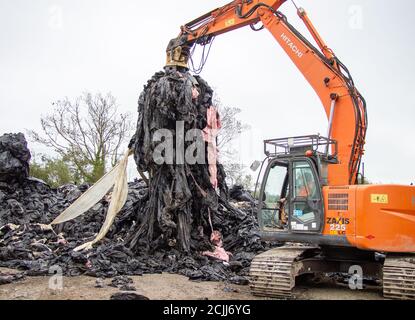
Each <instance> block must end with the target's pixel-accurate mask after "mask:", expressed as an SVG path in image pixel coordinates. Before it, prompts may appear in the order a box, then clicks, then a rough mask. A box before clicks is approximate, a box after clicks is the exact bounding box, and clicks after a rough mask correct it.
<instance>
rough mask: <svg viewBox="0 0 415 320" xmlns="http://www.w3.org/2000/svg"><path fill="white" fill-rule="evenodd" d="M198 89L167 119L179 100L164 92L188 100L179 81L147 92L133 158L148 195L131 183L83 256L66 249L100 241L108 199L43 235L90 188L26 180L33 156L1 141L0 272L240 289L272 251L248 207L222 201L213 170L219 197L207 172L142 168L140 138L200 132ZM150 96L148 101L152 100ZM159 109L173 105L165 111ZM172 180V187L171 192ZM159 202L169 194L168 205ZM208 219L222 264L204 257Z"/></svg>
mask: <svg viewBox="0 0 415 320" xmlns="http://www.w3.org/2000/svg"><path fill="white" fill-rule="evenodd" d="M197 81H198V82H199V85H200V89H201V95H200V97H199V99H198V100H197V103H196V104H195V103H193V102H192V105H188V106H187V107H186V108H185V107H183V105H182V104H180V106H181V107H182V108H183V109H180V108H176V109H177V110H181V111H180V112H179V111H177V112H173V113H172V111H171V110H175V109H174V108H172V106H174V103H175V101H176V102H177V100H176V99H177V96H169V95H170V93H169V92H171V91H163V90H165V88H166V86H167V87H170V90H174V92H176V94H179V96H180V94H181V93H182V92H183V90H184V91H185V92H188V91H186V90H187V89H186V86H187V85H188V79H186V77H185V78H184V79H183V78H182V77H181V76H178V75H177V74H172V73H169V72H167V73H158V74H156V75H155V76H154V77H153V79H152V80H150V81H149V83H148V85H147V86H146V87H145V90H144V93H143V94H142V95H141V98H140V103H139V112H140V113H139V121H138V124H139V125H138V131H137V134H136V136H135V159H136V161H137V163H138V167H139V169H141V170H143V171H147V170H149V171H151V173H152V174H151V175H152V178H151V183H150V189H149V187H148V186H147V185H146V183H145V182H144V181H141V180H136V181H134V182H131V183H129V192H128V198H127V202H126V204H125V206H124V208H123V209H122V210H121V212H120V213H119V215H118V216H117V218H116V219H115V222H114V224H113V226H112V227H111V230H110V232H109V233H108V234H107V236H106V238H105V239H104V240H103V241H101V242H100V243H99V244H98V245H97V246H96V247H94V249H93V250H91V251H88V252H74V251H73V249H74V248H76V247H77V246H79V245H81V244H83V243H85V242H86V241H90V240H92V239H93V238H94V237H95V235H96V234H97V233H98V232H99V230H100V228H101V226H102V224H103V222H104V219H105V214H106V211H107V209H108V205H109V203H108V201H107V199H106V198H104V199H102V200H101V201H100V202H99V203H98V204H97V205H95V206H94V207H93V208H92V209H91V210H90V211H89V212H87V213H86V214H85V215H83V216H81V217H79V218H77V219H76V220H74V221H71V222H67V223H64V224H62V225H60V226H57V227H54V230H53V231H52V230H48V229H47V228H45V227H44V225H46V224H49V223H50V222H51V221H53V220H54V218H56V217H57V216H58V215H59V214H60V213H61V212H62V211H63V210H64V209H65V208H67V207H68V206H69V205H70V204H71V203H72V202H73V201H75V200H76V199H77V198H78V197H79V196H80V195H81V194H82V193H83V192H85V191H86V190H87V188H88V185H83V186H74V185H67V186H62V187H60V188H58V189H52V188H50V187H49V186H47V185H46V184H44V183H43V182H41V181H39V180H36V179H30V178H27V179H25V178H24V177H27V175H28V161H29V159H30V152H28V150H27V147H26V142H25V141H24V137H23V136H22V135H7V136H4V137H1V138H0V141H7V143H2V144H1V147H2V149H1V150H2V153H4V154H6V156H2V159H5V160H4V161H3V162H0V172H1V174H0V267H6V268H12V269H18V270H21V271H23V274H24V275H28V276H44V275H48V274H50V272H52V271H51V270H55V271H56V267H59V268H61V270H62V273H63V274H64V275H67V276H78V275H89V276H94V277H99V278H109V277H111V278H112V277H116V276H132V275H142V274H154V273H162V272H167V273H176V274H181V275H184V276H187V277H189V278H190V279H192V280H208V281H228V282H230V283H235V284H247V281H248V279H247V276H248V272H249V267H250V263H251V261H252V259H253V258H254V257H255V256H256V255H257V254H258V253H261V252H263V251H265V250H267V249H269V248H270V246H271V244H269V243H265V242H262V241H261V240H260V237H259V235H258V232H257V231H258V224H257V221H256V218H255V216H254V214H253V211H254V210H252V209H253V206H254V203H251V202H249V203H247V204H246V205H245V206H244V208H246V209H237V208H236V207H235V206H233V205H232V203H231V201H228V199H227V196H226V195H227V189H226V185H225V184H224V173H223V170H222V169H221V166H220V165H219V164H218V167H219V180H220V183H219V186H220V189H221V191H222V192H221V196H219V195H218V194H217V193H216V191H215V190H214V189H213V187H212V186H211V184H210V181H209V172H208V169H207V166H206V165H195V166H191V167H187V166H185V165H183V166H174V165H173V166H169V165H163V166H161V167H156V166H154V165H153V164H152V163H151V160H150V161H148V159H149V158H148V156H149V154H147V153H146V150H145V148H144V149H143V148H141V147H140V146H144V145H147V144H148V143H149V141H151V140H149V137H151V136H146V135H145V134H143V133H142V132H140V130H141V129H143V130H147V129H148V128H153V129H155V128H157V127H160V126H161V125H163V126H164V125H166V123H167V124H168V122H169V121H170V120H169V117H170V116H172V117H173V118H172V119H174V121H176V120H177V119H184V121H185V125H186V126H188V128H190V127H196V128H204V126H205V125H206V119H205V118H204V114H205V111H206V110H205V109H206V108H207V106H208V105H210V104H211V98H212V90H211V89H210V88H209V86H208V85H207V84H206V83H205V82H204V81H203V80H202V79H201V78H197ZM149 92H153V94H151V95H150V96H149ZM154 93H155V95H154ZM165 95H167V96H165ZM169 97H170V98H169ZM180 97H181V99H182V100H180V101H184V102H183V103H185V104H186V103H190V102H189V101H188V100H186V96H180ZM166 99H167V100H166ZM169 99H172V100H169ZM165 101H170V102H169V103H167V104H166V105H164V103H165ZM186 101H187V102H186ZM172 103H173V105H172ZM163 106H164V107H163ZM176 107H177V105H176ZM145 108H147V111H146V110H144V109H145ZM158 108H159V109H160V108H161V110H158ZM187 108H190V109H187ZM189 110H190V111H189ZM146 112H150V113H154V114H156V113H160V117H159V116H157V117H155V118H154V119H153V120H154V121H153V122H151V123H153V124H152V125H149V124H148V123H147V120H148V119H152V118H151V117H150V118H148V117H146V116H144V115H145V114H146ZM173 114H174V116H173ZM160 119H161V120H160ZM186 119H187V120H186ZM164 121H166V122H164ZM140 123H141V124H140ZM143 123H147V124H145V125H142V124H143ZM152 126H154V127H152ZM133 142H134V141H133ZM19 148H22V149H21V150H20V149H19ZM150 149H151V147H150ZM150 149H149V150H150ZM9 155H13V157H11V156H9ZM146 159H147V160H146ZM18 162H19V163H18ZM8 168H14V169H13V170H11V169H10V170H9V169H8ZM18 168H20V171H19V170H18ZM5 169H7V170H8V171H7V170H5ZM172 181H173V182H174V183H173V185H175V186H176V187H175V188H173V189H172V187H171V185H172V183H171V182H172ZM150 190H151V191H150ZM201 190H203V192H202V191H201ZM166 195H172V196H171V198H170V200H169V201H167V199H168V198H169V197H166ZM172 203H173V204H174V205H172ZM209 212H210V214H211V221H212V224H213V228H214V229H215V230H218V231H220V232H221V233H222V236H223V246H224V249H225V250H226V251H229V252H231V253H232V256H231V259H230V261H229V263H224V262H221V261H217V260H212V259H211V258H208V257H206V256H203V255H202V254H201V253H202V252H204V251H210V250H213V249H214V247H213V245H212V244H211V243H210V233H211V228H210V224H209V221H208V220H209V219H208V214H209ZM51 267H53V268H52V269H51ZM120 279H121V280H120ZM124 280H125V278H118V280H114V281H115V282H114V285H115V286H117V287H118V286H119V287H120V289H130V290H132V289H133V288H132V287H130V286H129V285H131V284H130V283H129V281H127V283H123V281H124Z"/></svg>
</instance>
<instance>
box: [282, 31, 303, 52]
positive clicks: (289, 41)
mask: <svg viewBox="0 0 415 320" xmlns="http://www.w3.org/2000/svg"><path fill="white" fill-rule="evenodd" d="M281 38H282V40H284V42H285V43H286V44H287V45H288V46H289V47H290V48H291V50H292V51H293V52H294V53H295V54H296V55H297V56H298V57H299V58H302V57H303V55H304V53H302V52H301V51H300V49H298V47H297V46H296V45H295V44H294V43H293V42H292V41H291V40H290V38H288V37H287V36H286V35H285V33H283V34H282V35H281Z"/></svg>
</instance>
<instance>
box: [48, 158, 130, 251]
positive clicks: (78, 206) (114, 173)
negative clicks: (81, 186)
mask: <svg viewBox="0 0 415 320" xmlns="http://www.w3.org/2000/svg"><path fill="white" fill-rule="evenodd" d="M131 153H132V151H131V150H128V151H127V152H126V153H125V155H124V157H123V158H122V159H121V161H120V162H119V163H118V164H117V165H116V166H115V167H114V168H113V169H112V170H111V171H110V172H108V173H107V174H106V175H105V176H103V177H102V178H101V179H100V180H99V181H98V182H97V183H96V184H94V185H93V186H92V187H91V188H89V189H88V190H87V191H86V192H85V193H84V194H83V195H82V196H81V197H79V198H78V200H76V201H75V202H74V203H73V204H72V205H71V206H70V207H69V208H67V209H66V210H65V211H64V212H62V214H61V215H59V217H57V218H56V219H55V220H54V221H53V222H52V223H51V225H57V224H61V223H64V222H67V221H71V220H74V219H76V218H78V217H79V216H81V215H83V214H84V213H85V212H86V211H88V210H89V209H91V208H92V207H93V206H94V205H95V204H96V203H97V202H98V201H100V200H101V199H102V198H103V197H104V196H105V195H106V194H107V193H108V192H109V191H110V190H111V188H112V187H114V189H113V191H112V196H111V203H110V206H109V208H108V211H107V216H106V218H105V222H104V224H103V226H102V228H101V230H100V232H99V233H98V235H97V236H96V237H95V239H94V240H93V241H91V242H88V243H85V244H83V245H82V246H79V247H77V248H75V249H74V250H75V251H81V250H90V249H92V246H93V245H94V244H96V243H97V242H99V241H101V240H102V239H103V238H104V237H105V236H106V234H107V233H108V231H109V229H110V228H111V226H112V224H113V222H114V219H115V217H116V216H117V214H118V213H119V212H120V211H121V209H122V208H123V206H124V204H125V202H126V201H127V196H128V182H127V165H128V157H129V156H130V155H131Z"/></svg>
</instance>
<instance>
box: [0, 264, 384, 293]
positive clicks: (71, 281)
mask: <svg viewBox="0 0 415 320" xmlns="http://www.w3.org/2000/svg"><path fill="white" fill-rule="evenodd" d="M0 272H3V273H6V272H8V273H10V272H15V271H11V270H7V269H1V268H0ZM131 278H132V279H133V280H134V286H135V287H136V289H137V291H136V293H138V294H142V295H144V296H146V297H148V298H149V299H151V300H206V299H208V300H268V299H263V298H257V297H254V296H252V295H251V294H250V291H249V287H248V286H237V285H229V284H226V283H222V282H194V281H189V280H188V279H187V278H186V277H183V276H179V275H173V274H155V275H144V276H142V277H131ZM49 281H50V278H49V277H27V278H26V279H24V280H22V281H19V282H15V283H12V284H7V285H1V286H0V300H10V299H13V300H14V299H17V300H109V298H110V297H111V295H112V294H114V293H116V292H118V291H119V289H116V288H113V287H109V286H108V284H110V283H111V279H106V280H105V281H104V284H105V286H104V288H95V284H96V279H95V278H90V277H74V278H67V277H65V278H63V286H62V287H63V290H56V291H54V290H51V289H49ZM295 294H296V296H297V299H301V300H380V299H382V292H381V290H380V289H379V288H376V287H375V288H366V289H365V290H362V291H352V290H350V289H349V288H348V287H347V286H342V285H333V284H328V283H325V284H319V285H309V284H300V285H299V286H298V288H296V291H295Z"/></svg>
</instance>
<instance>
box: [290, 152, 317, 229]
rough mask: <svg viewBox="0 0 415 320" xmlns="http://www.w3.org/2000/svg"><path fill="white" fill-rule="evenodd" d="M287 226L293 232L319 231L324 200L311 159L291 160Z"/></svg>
mask: <svg viewBox="0 0 415 320" xmlns="http://www.w3.org/2000/svg"><path fill="white" fill-rule="evenodd" d="M290 172H291V181H290V186H291V188H290V189H291V192H290V193H291V195H290V208H289V210H290V211H289V212H290V214H289V227H290V230H291V232H294V233H321V232H322V230H323V227H324V202H323V196H322V190H321V185H320V179H319V176H318V173H317V171H316V168H315V165H314V163H313V162H312V160H311V159H308V158H304V159H295V160H293V161H292V162H291V166H290Z"/></svg>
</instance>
